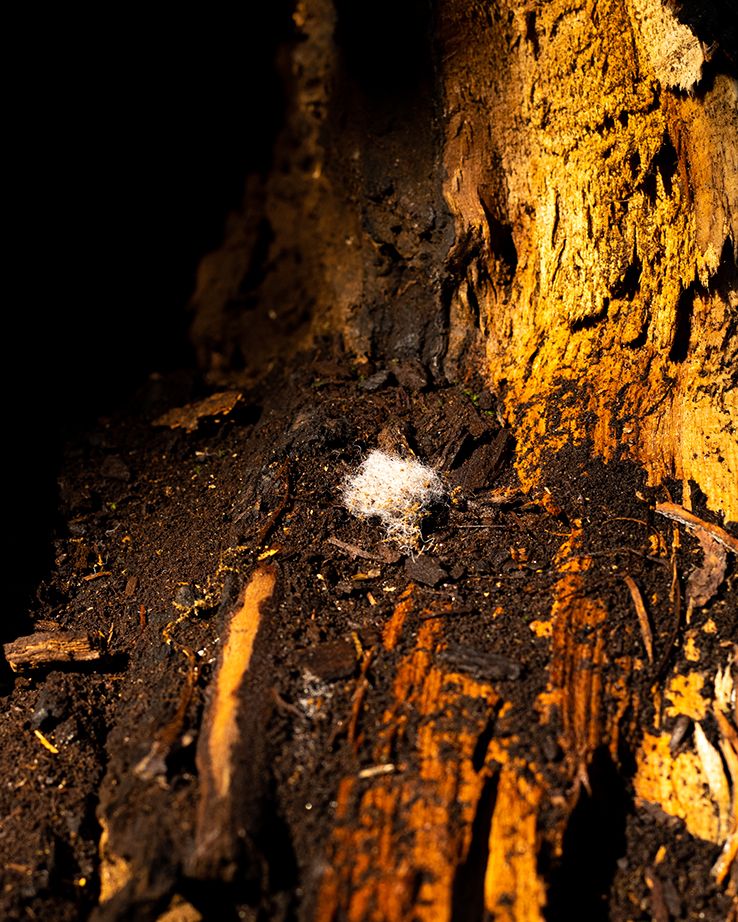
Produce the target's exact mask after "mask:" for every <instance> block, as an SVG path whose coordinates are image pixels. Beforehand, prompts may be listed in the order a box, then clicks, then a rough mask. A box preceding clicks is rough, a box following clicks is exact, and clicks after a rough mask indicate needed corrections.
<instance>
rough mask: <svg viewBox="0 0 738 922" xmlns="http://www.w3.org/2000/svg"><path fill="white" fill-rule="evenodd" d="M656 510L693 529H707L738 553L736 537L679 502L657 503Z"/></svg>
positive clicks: (716, 538)
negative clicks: (701, 517) (678, 503)
mask: <svg viewBox="0 0 738 922" xmlns="http://www.w3.org/2000/svg"><path fill="white" fill-rule="evenodd" d="M656 512H658V514H659V515H663V516H664V517H665V518H667V519H672V520H673V521H675V522H680V523H681V524H682V525H685V526H686V527H687V528H690V529H692V530H693V531H694V530H695V529H701V530H702V531H706V532H707V533H708V534H709V535H711V536H712V537H713V538H714V539H715V540H716V541H718V542H720V544H722V545H723V547H726V548H727V549H728V550H729V551H732V552H733V553H734V554H738V539H736V538H734V537H733V536H732V535H731V534H729V533H728V532H727V531H726V530H725V529H724V528H721V527H720V526H719V525H713V524H712V522H705V520H704V519H700V518H698V517H697V516H696V515H694V513H692V512H690V511H689V510H688V509H685V508H684V507H683V506H679V505H677V503H656Z"/></svg>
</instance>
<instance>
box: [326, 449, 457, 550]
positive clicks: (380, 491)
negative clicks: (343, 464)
mask: <svg viewBox="0 0 738 922" xmlns="http://www.w3.org/2000/svg"><path fill="white" fill-rule="evenodd" d="M445 492H446V491H445V489H444V486H443V483H442V482H441V478H440V477H439V476H438V474H437V473H436V472H435V471H434V470H433V468H432V467H428V466H427V465H426V464H421V463H420V462H419V461H416V460H414V459H413V458H402V457H400V456H399V455H393V454H389V453H387V452H384V451H379V450H375V451H372V452H371V453H370V454H369V455H368V456H367V458H366V460H365V461H364V462H363V464H362V465H361V466H360V467H359V469H358V470H357V471H356V473H355V474H353V475H352V476H351V477H348V478H347V479H346V481H345V482H344V485H343V502H344V505H345V506H346V508H347V509H348V511H349V512H351V513H353V514H354V515H355V516H358V517H359V518H360V519H374V518H376V519H379V521H380V522H381V523H382V525H383V526H384V529H385V532H386V533H387V537H388V538H390V539H391V540H393V541H396V542H397V543H398V544H399V545H400V546H401V547H403V548H405V549H407V550H411V549H414V548H417V547H418V545H419V543H420V539H421V534H420V522H421V520H422V518H423V515H424V513H425V512H426V510H427V508H428V506H430V505H431V504H432V503H434V502H438V501H439V500H441V499H442V498H443V496H444V495H445Z"/></svg>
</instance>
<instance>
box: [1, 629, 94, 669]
mask: <svg viewBox="0 0 738 922" xmlns="http://www.w3.org/2000/svg"><path fill="white" fill-rule="evenodd" d="M103 646H104V644H103V639H102V638H101V637H94V636H92V635H91V634H88V633H87V632H85V631H48V632H46V631H39V632H37V633H35V634H29V635H28V636H27V637H18V638H17V639H16V640H13V641H11V642H10V643H6V644H3V652H4V653H5V658H6V659H7V661H8V665H9V666H10V668H11V669H12V670H13V672H22V671H24V670H27V669H39V668H41V667H43V666H50V665H52V664H56V663H86V662H91V661H92V660H98V659H100V658H101V656H102V655H103Z"/></svg>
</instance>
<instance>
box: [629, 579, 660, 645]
mask: <svg viewBox="0 0 738 922" xmlns="http://www.w3.org/2000/svg"><path fill="white" fill-rule="evenodd" d="M623 580H624V581H625V585H626V586H627V587H628V590H629V591H630V597H631V599H633V605H634V606H635V610H636V614H637V615H638V624H639V625H640V628H641V637H642V638H643V646H644V647H645V648H646V656H647V657H648V662H649V663H653V634H652V633H651V625H650V624H649V623H648V613H647V611H646V606H645V604H644V602H643V596H642V595H641V590H640V589H639V588H638V586H637V584H636V581H635V580H634V579H633V577H632V576H629V575H628V574H627V573H626V574H625V575H624V576H623Z"/></svg>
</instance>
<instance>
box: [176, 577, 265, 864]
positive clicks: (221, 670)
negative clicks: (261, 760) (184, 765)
mask: <svg viewBox="0 0 738 922" xmlns="http://www.w3.org/2000/svg"><path fill="white" fill-rule="evenodd" d="M276 578H277V577H276V571H275V569H274V568H273V567H271V566H269V565H263V566H261V567H259V569H257V570H256V571H255V572H254V573H253V575H252V576H251V578H250V580H249V582H248V583H247V585H246V586H245V588H244V590H243V592H242V595H241V598H240V599H239V601H238V604H237V605H236V607H235V609H234V610H233V612H232V614H231V615H230V618H229V620H228V624H227V627H226V633H225V637H224V640H223V645H222V648H221V655H220V662H219V666H218V670H217V673H216V676H215V680H214V687H213V693H212V697H211V699H210V702H209V704H208V707H207V708H206V712H205V715H204V717H203V729H202V733H201V738H200V741H199V744H198V749H197V763H198V769H199V772H200V779H201V780H200V799H199V806H198V812H197V829H196V834H195V849H194V854H193V857H192V859H191V866H192V868H193V869H194V870H195V872H196V873H197V870H198V868H200V869H201V868H202V867H203V866H204V865H205V866H210V865H211V864H212V863H213V861H217V859H218V857H220V853H221V852H222V851H223V850H224V849H225V850H226V851H228V850H229V849H231V848H232V843H231V842H230V841H224V840H228V838H229V831H230V827H231V820H232V818H231V816H230V813H231V804H230V795H231V784H232V780H233V776H234V771H235V765H234V752H235V748H236V746H237V743H238V740H239V694H240V692H241V689H242V686H243V683H244V681H245V678H246V676H247V673H248V669H249V665H250V662H251V656H252V654H253V650H254V643H255V641H256V637H257V634H258V631H259V625H260V623H261V617H262V606H263V605H264V603H265V602H266V601H267V600H268V599H269V598H270V597H271V595H272V593H273V591H274V587H275V583H276Z"/></svg>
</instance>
